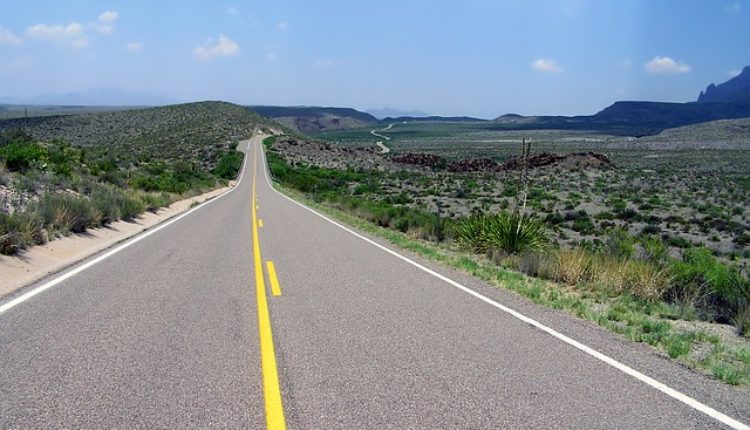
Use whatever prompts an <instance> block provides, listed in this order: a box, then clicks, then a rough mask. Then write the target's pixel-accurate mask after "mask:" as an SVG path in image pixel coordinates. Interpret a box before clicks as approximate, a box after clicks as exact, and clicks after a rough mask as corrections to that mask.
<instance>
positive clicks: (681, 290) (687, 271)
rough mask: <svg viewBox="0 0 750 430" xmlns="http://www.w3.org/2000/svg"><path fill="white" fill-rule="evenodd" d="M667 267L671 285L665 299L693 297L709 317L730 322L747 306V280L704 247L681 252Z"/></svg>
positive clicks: (749, 294) (749, 289)
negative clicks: (679, 258)
mask: <svg viewBox="0 0 750 430" xmlns="http://www.w3.org/2000/svg"><path fill="white" fill-rule="evenodd" d="M669 269H670V274H671V276H672V287H671V289H670V290H669V291H668V293H667V294H668V297H667V298H668V299H671V300H680V299H684V298H689V299H691V300H693V301H694V302H695V303H696V305H697V306H698V307H700V308H701V309H702V310H703V311H704V313H706V315H704V317H706V318H708V319H713V320H716V321H718V322H724V323H729V322H732V321H733V320H734V319H736V318H737V316H739V315H741V314H742V313H743V312H744V311H745V308H746V307H747V306H750V281H748V279H747V278H745V277H744V276H743V275H742V273H741V272H740V271H739V270H738V269H737V268H736V267H734V266H729V265H726V264H724V263H722V262H720V261H718V260H717V259H716V257H714V256H713V254H711V251H710V250H708V249H706V248H691V249H688V250H685V251H683V254H682V260H674V261H673V262H672V264H671V265H670V268H669Z"/></svg>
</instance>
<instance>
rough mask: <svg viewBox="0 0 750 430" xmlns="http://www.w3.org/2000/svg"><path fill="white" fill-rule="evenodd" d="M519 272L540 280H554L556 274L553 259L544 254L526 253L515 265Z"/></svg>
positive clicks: (555, 264) (555, 265)
mask: <svg viewBox="0 0 750 430" xmlns="http://www.w3.org/2000/svg"><path fill="white" fill-rule="evenodd" d="M517 269H518V271H519V272H522V273H525V274H527V275H529V276H533V277H536V278H542V279H556V278H557V274H558V269H557V262H556V260H555V257H554V256H553V255H551V254H549V253H544V252H527V253H524V254H522V255H521V257H520V258H519V260H518V263H517Z"/></svg>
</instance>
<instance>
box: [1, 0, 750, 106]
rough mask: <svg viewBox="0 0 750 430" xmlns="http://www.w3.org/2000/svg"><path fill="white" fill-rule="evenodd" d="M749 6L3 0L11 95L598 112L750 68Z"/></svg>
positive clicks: (674, 94)
mask: <svg viewBox="0 0 750 430" xmlns="http://www.w3.org/2000/svg"><path fill="white" fill-rule="evenodd" d="M749 41H750V1H742V0H740V1H737V0H727V1H723V0H706V1H696V0H673V1H666V0H547V1H542V0H539V1H534V0H528V1H520V0H519V1H499V0H496V1H491V0H487V1H471V0H467V1H461V2H458V1H427V0H413V1H412V0H399V1H391V0H385V1H383V0H381V1H377V2H376V1H369V2H366V1H353V0H337V1H333V0H331V1H323V0H298V1H267V0H266V1H236V2H225V3H222V2H214V1H212V2H208V1H189V0H188V1H158V2H155V1H141V0H130V1H116V0H112V1H75V2H67V1H66V2H61V1H57V0H55V1H46V0H29V1H15V0H14V1H10V0H0V96H6V97H17V98H28V97H33V96H37V95H40V94H56V93H66V92H73V91H82V90H87V89H93V88H119V89H125V90H130V91H138V92H145V93H152V94H160V95H164V96H168V97H170V98H173V99H176V100H181V101H193V100H205V99H212V100H217V99H218V100H228V101H233V102H238V103H243V104H274V105H327V106H350V107H355V108H360V109H365V108H380V107H385V106H388V107H394V108H401V109H416V110H421V111H424V112H428V113H433V114H443V115H477V116H482V117H494V116H497V115H500V114H503V113H508V112H515V113H521V114H565V115H569V114H590V113H594V112H596V111H598V110H600V109H601V108H603V107H605V106H607V105H609V104H610V103H612V102H613V101H615V100H659V101H680V102H682V101H690V100H693V99H695V98H696V97H697V94H698V92H699V91H700V90H702V89H703V88H705V86H706V85H708V84H709V83H710V82H717V83H718V82H722V81H725V80H727V79H729V77H730V74H731V73H736V72H737V71H739V70H740V69H741V68H742V67H743V66H745V65H748V64H750V49H748V42H749Z"/></svg>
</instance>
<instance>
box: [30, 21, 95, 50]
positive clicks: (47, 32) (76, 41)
mask: <svg viewBox="0 0 750 430" xmlns="http://www.w3.org/2000/svg"><path fill="white" fill-rule="evenodd" d="M26 35H27V36H28V37H31V38H34V39H39V40H44V41H48V42H55V43H61V44H65V45H70V46H72V47H73V48H83V47H86V46H87V45H88V42H89V40H88V37H87V36H86V35H85V34H84V31H83V26H82V25H81V24H79V23H77V22H71V23H70V24H68V25H63V24H55V25H47V24H37V25H33V26H31V27H29V28H27V29H26Z"/></svg>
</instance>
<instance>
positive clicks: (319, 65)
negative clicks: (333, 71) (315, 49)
mask: <svg viewBox="0 0 750 430" xmlns="http://www.w3.org/2000/svg"><path fill="white" fill-rule="evenodd" d="M310 66H311V67H312V68H314V69H329V68H331V67H333V61H331V60H315V61H313V62H312V63H310Z"/></svg>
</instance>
